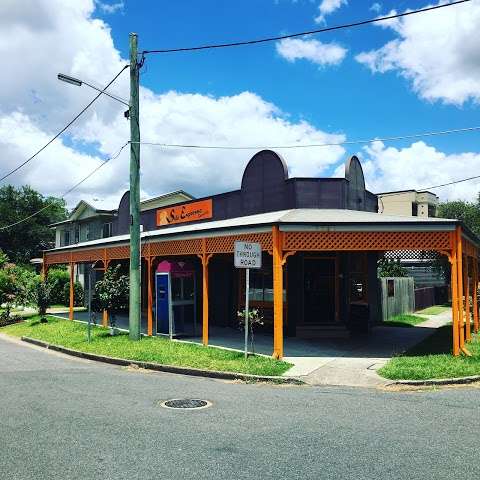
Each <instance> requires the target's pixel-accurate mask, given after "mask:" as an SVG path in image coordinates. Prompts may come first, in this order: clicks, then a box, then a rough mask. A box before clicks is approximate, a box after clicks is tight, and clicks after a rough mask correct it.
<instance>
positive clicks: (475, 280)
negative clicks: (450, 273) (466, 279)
mask: <svg viewBox="0 0 480 480" xmlns="http://www.w3.org/2000/svg"><path fill="white" fill-rule="evenodd" d="M477 291H478V258H477V257H474V258H473V292H472V295H473V331H474V332H475V333H478V298H477V295H478V293H477Z"/></svg>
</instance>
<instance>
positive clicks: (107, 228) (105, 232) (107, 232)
mask: <svg viewBox="0 0 480 480" xmlns="http://www.w3.org/2000/svg"><path fill="white" fill-rule="evenodd" d="M111 236H112V222H108V223H104V224H103V228H102V237H103V238H107V237H111Z"/></svg>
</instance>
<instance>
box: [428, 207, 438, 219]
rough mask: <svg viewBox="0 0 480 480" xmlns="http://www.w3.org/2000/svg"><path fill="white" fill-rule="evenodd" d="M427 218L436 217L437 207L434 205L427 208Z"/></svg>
mask: <svg viewBox="0 0 480 480" xmlns="http://www.w3.org/2000/svg"><path fill="white" fill-rule="evenodd" d="M428 216H429V217H436V216H437V207H436V206H435V205H429V206H428Z"/></svg>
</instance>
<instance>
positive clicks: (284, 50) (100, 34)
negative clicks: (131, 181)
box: [0, 0, 480, 206]
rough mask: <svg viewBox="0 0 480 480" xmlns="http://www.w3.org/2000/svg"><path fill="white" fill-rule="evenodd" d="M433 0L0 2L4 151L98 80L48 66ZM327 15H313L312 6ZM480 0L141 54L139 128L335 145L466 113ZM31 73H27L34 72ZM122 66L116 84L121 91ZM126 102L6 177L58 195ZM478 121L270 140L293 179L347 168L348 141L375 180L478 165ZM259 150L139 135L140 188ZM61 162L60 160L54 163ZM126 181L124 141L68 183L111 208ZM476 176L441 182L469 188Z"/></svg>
mask: <svg viewBox="0 0 480 480" xmlns="http://www.w3.org/2000/svg"><path fill="white" fill-rule="evenodd" d="M439 3H445V2H444V1H443V0H414V1H408V2H407V1H404V0H389V1H375V0H363V1H358V0H357V1H354V0H296V1H295V0H243V1H242V2H229V1H225V0H202V1H198V0H195V1H194V0H181V1H180V0H178V1H167V0H157V1H155V0H124V1H121V0H82V1H81V2H80V1H78V2H77V1H72V0H37V2H36V3H35V6H32V3H31V2H29V1H28V0H18V1H15V2H6V3H0V28H2V31H4V36H3V38H4V40H2V39H0V53H3V55H4V56H5V55H8V58H9V59H10V68H11V70H12V71H14V72H16V74H15V75H12V76H7V77H4V78H3V80H2V89H0V153H1V154H2V155H3V157H2V158H3V159H4V161H3V162H4V169H5V170H8V169H9V168H14V167H15V166H16V165H18V164H19V163H21V162H22V161H23V160H24V159H25V158H28V157H29V156H30V155H31V154H32V153H33V152H34V151H35V150H36V149H38V148H39V147H40V146H41V145H42V144H43V143H45V141H46V140H48V138H49V137H50V136H51V135H52V134H54V133H55V132H56V131H58V129H59V128H61V127H62V126H63V125H64V124H65V123H66V122H67V121H69V120H70V119H71V118H72V117H73V116H74V115H75V114H76V113H77V112H78V111H79V110H80V109H81V108H82V107H83V106H84V105H85V104H86V103H88V101H89V100H91V98H92V96H93V95H94V93H93V92H92V91H91V90H88V89H87V88H86V87H83V88H78V87H73V86H71V85H67V84H64V83H62V84H61V83H60V82H58V81H57V79H56V75H57V73H58V72H62V73H66V74H70V75H73V76H77V77H79V78H82V79H84V80H89V81H94V82H95V83H97V84H98V85H103V84H106V83H107V82H108V81H109V80H111V78H113V76H114V75H115V74H116V73H117V72H118V71H119V69H120V68H121V66H122V65H124V64H125V63H126V62H127V61H128V57H129V52H128V36H129V33H130V32H132V31H135V32H137V33H138V35H139V46H140V49H147V50H149V49H156V48H169V47H183V46H192V45H199V44H200V45H201V44H206V43H217V42H229V41H238V40H245V39H251V38H261V37H267V36H276V35H281V34H289V33H294V32H298V31H304V30H310V29H315V28H321V27H323V26H331V25H336V24H342V23H349V22H353V21H358V20H363V19H367V18H373V17H376V16H381V15H386V14H389V13H390V12H392V11H396V12H404V11H405V10H407V9H418V8H424V7H426V6H429V5H437V4H439ZM319 17H321V18H319ZM478 24H480V0H472V1H471V2H469V3H467V4H465V5H461V6H451V7H447V8H443V9H440V10H437V11H435V12H429V13H422V14H419V15H412V16H409V17H405V18H404V19H402V20H399V21H395V22H390V23H389V24H386V23H383V24H375V25H367V26H362V27H357V28H351V29H346V30H341V31H335V32H327V33H323V34H318V35H314V36H309V37H303V38H297V39H295V40H294V41H284V42H272V43H267V44H262V45H255V46H245V47H236V48H229V49H218V50H209V51H202V52H185V53H175V54H172V53H170V54H162V55H149V56H148V57H147V59H146V62H145V66H144V68H143V69H142V72H141V105H140V108H141V129H142V140H144V141H153V142H160V143H197V144H210V145H211V144H213V145H219V144H221V145H259V146H270V145H282V144H283V145H285V144H293V143H302V144H309V143H330V142H339V141H344V140H346V141H352V140H356V139H369V138H381V137H386V136H397V135H408V134H414V133H418V132H425V131H437V130H448V129H456V128H463V127H470V126H476V125H477V124H479V122H478V120H477V112H478V104H479V102H480V57H479V56H478V51H480V29H478V27H477V26H478ZM32 79H35V82H34V84H33V85H32ZM128 87H129V85H128V72H125V73H124V74H123V75H122V76H121V77H120V78H119V80H118V81H117V82H116V83H115V85H114V86H113V87H112V89H111V90H112V92H115V93H117V94H119V95H121V96H123V97H128V92H129V88H128ZM123 110H124V108H123V106H121V105H118V104H116V102H114V101H112V100H110V99H108V98H103V99H102V100H100V101H98V102H96V103H95V104H94V107H93V108H91V109H89V110H88V111H87V113H86V114H85V115H84V116H83V117H82V118H81V119H80V120H79V121H78V122H76V123H75V125H74V126H73V127H72V128H71V129H69V131H68V132H67V133H66V134H65V135H64V136H63V137H62V138H61V139H60V140H59V141H57V142H55V143H54V144H52V145H51V146H50V147H49V148H48V149H46V150H45V151H44V152H42V153H41V154H40V155H39V156H38V157H37V158H36V159H35V161H34V162H31V163H29V164H28V167H25V168H23V169H21V170H20V171H18V172H17V173H16V174H15V175H13V176H11V177H9V181H11V182H12V183H14V184H17V185H22V184H26V183H28V184H30V185H32V186H33V187H34V188H37V189H38V190H40V191H42V193H45V194H46V195H49V194H51V195H60V194H61V193H63V191H65V190H66V189H67V188H68V187H70V186H71V185H73V184H74V183H75V182H76V181H78V180H80V179H81V178H82V177H83V176H85V175H86V174H88V173H89V172H90V171H91V170H93V169H94V168H95V167H96V166H97V165H98V164H99V162H100V161H101V160H102V159H105V158H108V157H109V156H111V155H112V154H114V153H115V152H116V151H117V150H118V149H119V147H120V146H121V145H122V144H124V143H125V142H126V141H127V140H128V138H129V126H128V122H127V121H126V120H125V119H124V117H123ZM478 135H479V133H476V132H475V133H462V134H454V135H448V136H443V137H429V138H424V139H410V140H404V141H395V142H393V141H391V142H384V143H382V142H376V143H373V144H370V145H368V146H365V145H345V146H343V147H341V146H337V147H328V148H322V149H308V150H307V149H305V150H298V149H297V150H288V151H286V150H283V151H282V150H280V151H279V152H280V153H281V154H283V156H284V157H285V159H286V161H287V164H288V166H289V169H290V173H291V175H292V176H331V175H334V176H342V175H343V174H344V172H343V165H344V163H345V161H346V160H347V159H348V157H349V156H350V155H352V154H358V155H359V157H360V159H361V161H362V164H363V167H364V171H365V175H366V180H367V186H368V188H370V189H371V190H372V191H374V192H379V191H388V190H399V189H406V188H421V187H427V186H430V185H437V184H441V183H446V182H449V181H452V180H456V179H459V178H462V177H467V176H473V175H476V174H478V171H479V169H480V151H479V148H478V141H477V140H478ZM253 153H255V152H254V151H252V152H250V151H236V152H223V151H193V150H171V149H170V150H169V149H162V148H159V147H147V146H143V147H142V194H143V196H144V197H149V196H155V195H159V194H161V193H165V192H166V191H169V190H176V189H179V188H181V189H185V190H187V191H189V192H191V193H192V194H194V195H208V194H213V193H217V192H221V191H226V190H231V189H234V188H238V186H239V183H240V179H241V174H242V171H243V168H244V166H245V164H246V163H247V162H248V160H249V158H250V157H251V156H252V155H253ZM59 165H61V168H60V169H59ZM127 188H128V149H125V151H124V152H123V153H122V154H121V155H120V157H119V158H118V159H116V160H115V161H113V162H111V163H109V164H108V165H107V166H105V167H104V168H102V170H101V171H100V172H99V173H98V174H95V175H94V176H93V177H91V178H90V179H89V180H88V181H87V182H85V183H84V184H82V185H81V187H80V188H79V189H77V190H76V191H75V192H74V193H73V194H71V195H70V196H69V198H68V199H67V200H68V203H69V205H74V204H75V203H76V202H77V201H78V200H80V199H86V200H90V201H93V199H98V201H99V202H103V206H115V205H116V204H118V200H119V198H120V197H121V194H122V193H123V192H124V191H125V190H126V189H127ZM479 190H480V182H478V181H473V182H467V183H463V184H459V185H457V186H455V187H448V188H443V189H439V190H436V192H437V193H438V194H439V195H440V197H441V199H443V200H446V199H456V198H463V199H474V198H475V197H476V196H477V194H478V192H479Z"/></svg>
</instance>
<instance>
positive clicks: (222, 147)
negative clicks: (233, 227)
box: [132, 126, 480, 150]
mask: <svg viewBox="0 0 480 480" xmlns="http://www.w3.org/2000/svg"><path fill="white" fill-rule="evenodd" d="M478 130H480V126H477V127H466V128H454V129H450V130H440V131H433V132H423V133H414V134H410V135H397V136H391V137H382V138H371V139H368V140H362V139H360V140H346V141H344V142H329V143H310V144H299V145H274V146H261V145H257V146H229V145H195V144H181V143H156V142H132V143H139V144H140V145H150V146H159V147H165V148H192V149H211V150H274V149H276V150H280V149H293V148H315V147H334V146H341V145H357V144H368V143H373V142H389V141H396V140H397V141H398V140H408V139H412V138H421V137H434V136H440V135H450V134H453V133H464V132H474V131H478Z"/></svg>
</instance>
